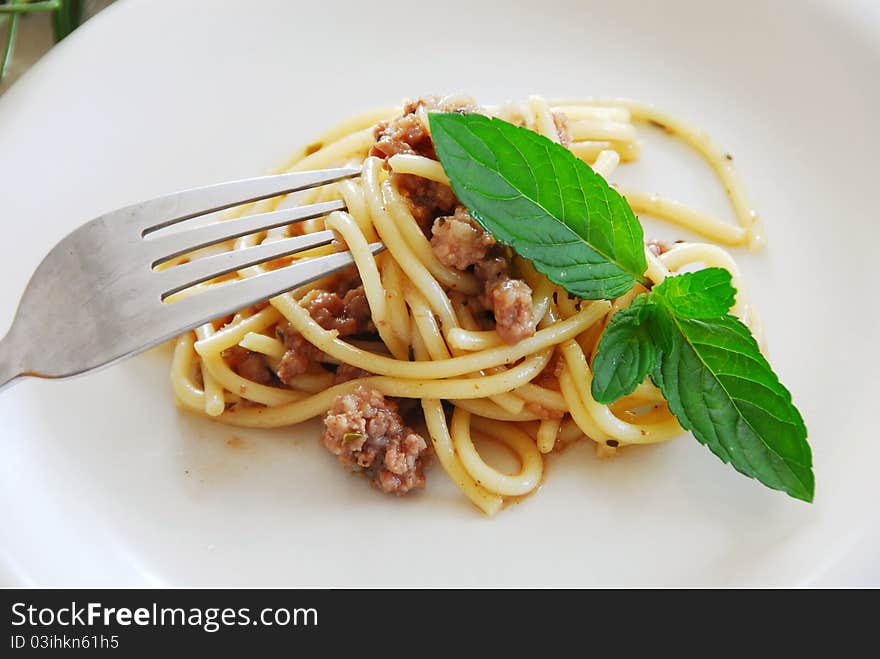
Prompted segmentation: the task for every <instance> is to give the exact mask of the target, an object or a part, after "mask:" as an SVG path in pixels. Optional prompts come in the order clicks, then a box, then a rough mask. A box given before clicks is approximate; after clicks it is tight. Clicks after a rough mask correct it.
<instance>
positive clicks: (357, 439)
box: [321, 387, 430, 495]
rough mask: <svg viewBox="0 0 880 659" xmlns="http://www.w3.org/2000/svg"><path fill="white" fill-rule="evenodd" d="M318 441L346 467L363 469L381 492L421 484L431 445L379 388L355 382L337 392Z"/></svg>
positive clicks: (400, 490) (406, 489)
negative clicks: (352, 386) (355, 385)
mask: <svg viewBox="0 0 880 659" xmlns="http://www.w3.org/2000/svg"><path fill="white" fill-rule="evenodd" d="M324 428H325V429H324V434H323V436H322V437H321V441H322V442H323V444H324V446H325V447H326V448H327V450H328V451H330V452H331V453H333V454H334V455H335V456H336V457H337V458H338V460H339V462H340V463H341V464H342V465H343V466H345V467H346V468H348V469H349V470H351V471H362V472H365V473H366V475H367V476H368V477H369V478H370V480H371V482H372V483H373V485H375V486H376V487H378V488H380V489H381V490H382V491H384V492H390V493H394V494H397V495H402V494H406V493H407V492H409V491H410V490H412V489H413V488H422V487H424V486H425V468H426V467H427V465H428V462H429V460H430V450H429V448H428V443H427V442H426V441H425V439H424V438H423V437H422V436H421V435H419V434H417V433H415V432H413V430H412V429H411V428H409V427H408V426H407V425H406V424H405V423H404V422H403V419H402V418H401V416H400V414H399V413H398V409H397V404H396V403H395V402H394V401H391V400H388V399H386V398H385V396H383V395H382V394H381V393H380V392H379V391H376V390H375V389H369V388H367V387H358V388H357V389H355V391H354V392H352V393H350V394H342V395H340V396H337V397H336V400H334V401H333V405H332V407H331V408H330V410H329V411H328V412H327V416H325V417H324Z"/></svg>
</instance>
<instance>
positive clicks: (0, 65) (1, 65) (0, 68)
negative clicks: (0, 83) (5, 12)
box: [0, 0, 19, 80]
mask: <svg viewBox="0 0 880 659" xmlns="http://www.w3.org/2000/svg"><path fill="white" fill-rule="evenodd" d="M18 4H19V3H18V0H11V1H10V3H9V5H6V6H4V7H0V9H4V8H5V9H15V8H16V6H17V5H18ZM3 18H5V16H4V17H3ZM17 30H18V14H12V17H11V18H10V19H9V27H8V28H7V29H6V46H5V47H4V48H3V57H2V58H0V80H3V76H5V75H6V67H7V66H9V60H10V59H12V49H13V48H14V47H15V33H16V31H17Z"/></svg>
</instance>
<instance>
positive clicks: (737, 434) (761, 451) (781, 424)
mask: <svg viewBox="0 0 880 659" xmlns="http://www.w3.org/2000/svg"><path fill="white" fill-rule="evenodd" d="M678 278H679V277H674V278H673V279H678ZM650 323H651V326H652V333H653V334H654V336H655V337H657V340H658V342H659V344H660V345H659V346H658V347H659V350H660V359H659V360H658V361H657V364H656V366H655V367H654V370H653V372H652V375H651V377H652V379H653V380H654V382H655V383H656V384H657V385H658V386H659V387H660V389H661V390H662V392H663V396H664V397H665V398H666V401H667V403H668V404H669V409H670V411H671V412H672V413H673V414H674V415H675V416H676V417H677V418H678V420H679V422H680V423H681V425H682V427H683V428H685V429H687V430H690V431H692V432H693V434H694V437H696V438H697V440H698V441H699V442H700V443H702V444H705V445H706V446H707V447H708V448H709V450H710V451H712V453H714V454H715V455H717V456H718V457H719V458H720V459H721V460H722V461H723V462H725V463H729V464H731V465H732V466H733V467H734V469H736V470H737V471H739V472H741V473H743V474H745V475H746V476H750V477H752V478H757V479H758V480H759V481H760V482H762V483H763V484H764V485H766V486H768V487H771V488H773V489H775V490H782V491H783V492H786V493H788V494H789V495H790V496H792V497H795V498H797V499H802V500H804V501H812V500H813V491H814V477H813V471H812V457H811V453H810V446H809V444H807V429H806V427H805V426H804V422H803V419H802V418H801V415H800V413H799V412H798V410H797V408H795V406H794V405H793V404H792V402H791V394H789V392H788V390H787V389H786V388H785V387H784V386H783V385H782V384H781V383H780V382H779V379H778V378H777V377H776V375H775V374H774V373H773V370H772V369H771V368H770V365H769V364H768V363H767V360H765V359H764V357H763V356H762V355H761V352H760V351H759V350H758V344H757V343H756V342H755V339H754V338H753V337H752V335H751V333H750V332H749V329H748V328H747V327H746V326H745V325H743V324H742V323H741V322H740V321H739V320H738V319H736V318H735V317H733V316H722V317H718V318H711V319H709V318H703V319H700V318H686V317H681V316H678V315H676V313H675V310H674V309H673V308H671V307H666V308H665V309H658V310H657V311H656V312H655V313H654V314H653V315H652V316H651V319H650Z"/></svg>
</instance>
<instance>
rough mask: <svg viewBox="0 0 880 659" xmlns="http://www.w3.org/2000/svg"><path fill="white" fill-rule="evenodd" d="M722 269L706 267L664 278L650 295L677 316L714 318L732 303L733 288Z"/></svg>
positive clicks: (725, 312) (724, 311)
mask: <svg viewBox="0 0 880 659" xmlns="http://www.w3.org/2000/svg"><path fill="white" fill-rule="evenodd" d="M730 280H731V276H730V273H729V272H728V271H727V270H725V269H724V268H706V269H705V270H698V271H697V272H688V273H684V274H681V275H676V276H675V277H667V278H666V279H665V280H663V281H662V282H661V283H660V284H658V285H657V286H655V287H654V289H653V290H652V291H651V294H652V295H653V296H654V297H656V298H659V299H660V300H661V301H662V302H663V303H664V304H665V305H666V306H667V307H669V308H670V309H672V311H673V312H674V313H675V315H676V316H678V317H680V318H717V317H719V316H724V315H726V314H727V311H728V310H729V309H730V307H732V306H733V302H734V299H735V297H736V289H735V288H734V287H733V286H731V285H730Z"/></svg>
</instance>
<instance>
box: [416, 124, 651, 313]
mask: <svg viewBox="0 0 880 659" xmlns="http://www.w3.org/2000/svg"><path fill="white" fill-rule="evenodd" d="M429 120H430V126H431V137H432V138H433V141H434V148H435V150H436V151H437V155H438V157H439V158H440V162H441V163H442V165H443V169H444V170H445V172H446V175H447V176H448V177H449V180H450V183H451V185H452V189H453V191H454V192H455V194H456V195H457V196H458V198H459V199H460V200H461V202H462V203H463V204H464V205H465V206H467V209H468V211H470V214H471V215H472V216H473V218H474V219H475V220H476V221H477V222H478V223H479V224H480V225H481V226H482V227H483V228H484V229H486V230H487V231H489V232H490V233H491V234H492V235H493V236H494V237H495V239H496V240H498V241H499V242H501V243H503V244H505V245H508V246H510V247H512V248H513V249H514V250H515V251H516V253H517V254H519V255H520V256H522V257H523V258H526V259H528V260H529V261H531V262H532V264H533V265H534V267H535V269H536V270H538V271H539V272H541V273H543V274H544V275H546V276H547V277H548V278H549V279H550V280H551V281H552V282H554V283H556V284H559V285H560V286H562V287H563V288H564V289H565V290H566V291H568V292H569V293H572V294H574V295H577V296H578V297H580V298H583V299H589V300H595V299H613V298H615V297H618V296H620V295H623V294H624V293H626V292H627V291H628V290H629V289H631V288H632V287H633V285H634V284H635V282H636V281H641V282H643V283H647V282H646V281H645V279H644V278H643V277H642V275H643V274H644V272H645V269H646V268H647V263H646V261H645V253H644V243H643V237H642V227H641V225H640V224H639V221H638V220H637V219H636V217H635V215H634V214H633V212H632V209H631V208H630V207H629V205H628V204H627V203H626V200H625V199H624V198H623V197H621V196H620V195H619V194H618V193H617V192H616V191H615V190H614V189H613V188H611V186H609V185H608V184H607V183H606V182H605V180H604V179H603V178H602V177H601V176H599V175H598V174H596V173H595V172H593V170H592V169H590V167H589V166H588V165H587V164H585V163H584V162H582V161H580V160H578V159H577V158H576V157H575V156H574V154H572V153H571V152H570V151H569V150H568V149H566V148H565V147H563V146H561V145H559V144H556V143H555V142H552V141H551V140H548V139H547V138H546V137H543V136H542V135H538V134H537V133H535V132H533V131H530V130H528V129H526V128H520V127H517V126H514V125H513V124H510V123H507V122H505V121H502V120H500V119H494V118H492V119H490V118H489V117H485V116H483V115H480V114H459V113H450V114H439V113H431V114H429Z"/></svg>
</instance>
